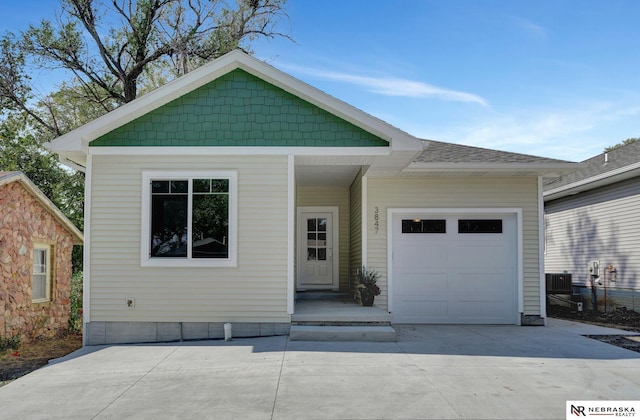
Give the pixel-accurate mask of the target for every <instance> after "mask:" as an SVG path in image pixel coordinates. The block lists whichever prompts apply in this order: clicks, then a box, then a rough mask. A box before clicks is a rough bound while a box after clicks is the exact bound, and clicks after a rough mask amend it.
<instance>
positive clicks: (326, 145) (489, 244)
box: [49, 51, 575, 344]
mask: <svg viewBox="0 0 640 420" xmlns="http://www.w3.org/2000/svg"><path fill="white" fill-rule="evenodd" d="M49 147H50V149H51V150H52V151H54V152H57V153H58V154H59V155H60V156H61V157H62V158H63V159H65V160H66V161H67V162H68V163H69V164H70V165H73V166H75V167H78V168H82V169H83V170H84V171H85V172H86V216H85V226H86V230H85V237H86V241H85V242H86V246H85V281H86V285H85V293H86V300H85V312H84V313H85V317H86V320H85V321H86V326H85V327H86V328H85V343H87V344H101V343H117V342H131V341H138V342H139V341H167V340H176V339H181V338H213V337H222V336H223V330H222V325H223V323H225V322H232V323H233V324H234V336H237V335H247V336H249V335H253V336H255V335H272V334H287V333H288V331H289V327H290V325H291V317H292V315H294V314H295V312H296V293H297V292H299V291H309V290H340V291H348V290H349V289H350V288H351V282H352V277H353V275H354V273H355V270H356V269H357V268H358V267H361V266H367V267H369V268H372V269H375V270H377V271H378V272H379V273H380V274H381V279H380V281H379V285H380V287H381V289H382V294H381V295H380V296H378V297H377V298H376V301H375V302H376V306H378V307H379V308H382V309H384V310H385V311H388V312H389V313H390V314H391V317H392V319H393V322H394V323H404V322H412V323H414V322H415V323H483V324H487V323H488V324H541V323H542V324H543V323H544V318H545V316H546V313H545V299H544V286H543V269H542V268H543V258H542V257H543V255H542V252H543V248H542V242H541V241H540V240H539V239H540V238H541V235H542V223H541V220H542V217H541V215H542V206H543V203H542V182H543V178H544V177H549V176H558V175H559V174H562V173H565V172H567V171H569V170H572V169H573V168H575V164H572V163H569V162H564V161H558V160H553V159H546V158H540V157H535V156H527V155H520V154H514V153H506V152H500V151H494V150H487V149H480V148H474V147H467V146H460V145H454V144H448V143H442V142H436V141H429V140H420V139H418V138H415V137H413V136H411V135H409V134H407V133H405V132H403V131H401V130H399V129H397V128H395V127H393V126H391V125H389V124H387V123H385V122H383V121H381V120H379V119H377V118H374V117H372V116H371V115H368V114H366V113H364V112H362V111H360V110H358V109H356V108H354V107H352V106H351V105H349V104H346V103H344V102H341V101H339V100H337V99H335V98H333V97H331V96H329V95H327V94H325V93H323V92H321V91H319V90H317V89H315V88H313V87H311V86H309V85H307V84H305V83H303V82H301V81H299V80H297V79H294V78H292V77H291V76H289V75H287V74H285V73H283V72H281V71H279V70H277V69H275V68H274V67H271V66H269V65H267V64H265V63H264V62H262V61H259V60H256V59H255V58H252V57H250V56H248V55H246V54H244V53H243V52H240V51H234V52H231V53H229V54H227V55H225V56H223V57H221V58H219V59H217V60H215V61H213V62H211V63H209V64H207V65H205V66H203V67H201V68H199V69H197V70H196V71H193V72H191V73H189V74H188V75H186V76H184V77H181V78H179V79H177V80H175V81H173V82H171V83H169V84H167V85H165V86H163V87H161V88H159V89H157V90H156V91H154V92H151V93H149V94H147V95H145V96H143V97H141V98H139V99H137V100H135V101H133V102H131V103H129V104H127V105H124V106H122V107H121V108H118V109H117V110H115V111H113V112H111V113H109V114H107V115H105V116H103V117H101V118H99V119H97V120H95V121H93V122H91V123H89V124H87V125H85V126H83V127H80V128H78V129H77V130H74V131H72V132H70V133H68V134H66V135H64V136H62V137H60V138H58V139H56V140H54V141H53V142H52V143H51V144H50V145H49ZM202 241H205V242H206V243H207V244H208V245H210V246H204V247H203V246H200V245H202V244H205V242H202Z"/></svg>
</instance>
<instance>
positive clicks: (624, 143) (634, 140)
mask: <svg viewBox="0 0 640 420" xmlns="http://www.w3.org/2000/svg"><path fill="white" fill-rule="evenodd" d="M637 141H640V137H631V138H628V139H626V140H624V141H622V142H620V143H618V144H614V145H613V146H609V147H605V148H604V153H609V152H611V151H612V150H615V149H618V148H620V147H623V146H626V145H628V144H631V143H635V142H637Z"/></svg>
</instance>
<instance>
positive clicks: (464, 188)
mask: <svg viewBox="0 0 640 420" xmlns="http://www.w3.org/2000/svg"><path fill="white" fill-rule="evenodd" d="M367 185H368V191H367V194H368V206H367V207H368V208H367V211H368V218H367V219H368V226H367V235H368V241H367V249H368V256H367V262H368V263H367V265H368V267H369V268H371V269H375V270H377V271H379V272H380V274H381V280H380V288H381V289H382V294H381V296H379V297H378V298H376V304H377V305H380V306H382V307H384V308H386V307H387V298H388V294H387V274H388V273H387V220H386V219H387V209H388V208H425V209H437V208H443V209H446V208H468V209H470V210H473V209H478V208H521V209H522V218H523V223H522V225H523V236H524V244H523V281H524V285H523V288H524V290H523V303H524V314H525V315H540V309H541V308H540V268H539V267H540V264H539V259H540V257H539V247H538V243H539V242H538V193H537V190H538V180H537V178H536V177H475V178H472V177H454V178H404V179H400V178H395V179H392V178H369V179H368V183H367ZM376 208H377V222H378V227H377V230H376V226H375V223H376Z"/></svg>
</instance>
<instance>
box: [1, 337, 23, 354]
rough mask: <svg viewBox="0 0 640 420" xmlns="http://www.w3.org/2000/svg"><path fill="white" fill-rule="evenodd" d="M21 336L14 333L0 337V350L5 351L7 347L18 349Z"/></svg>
mask: <svg viewBox="0 0 640 420" xmlns="http://www.w3.org/2000/svg"><path fill="white" fill-rule="evenodd" d="M20 341H22V337H21V336H20V334H16V335H14V336H13V337H0V352H4V351H7V350H9V349H12V350H18V347H19V346H20Z"/></svg>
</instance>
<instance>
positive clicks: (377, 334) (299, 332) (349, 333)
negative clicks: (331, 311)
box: [289, 325, 396, 342]
mask: <svg viewBox="0 0 640 420" xmlns="http://www.w3.org/2000/svg"><path fill="white" fill-rule="evenodd" d="M289 340H291V341H378V342H380V341H396V330H394V329H393V327H391V326H368V325H366V326H365V325H340V326H335V325H292V326H291V330H290V331H289Z"/></svg>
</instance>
